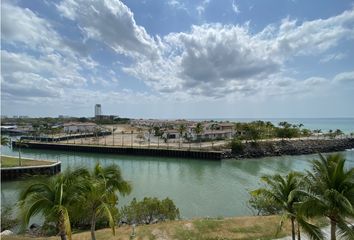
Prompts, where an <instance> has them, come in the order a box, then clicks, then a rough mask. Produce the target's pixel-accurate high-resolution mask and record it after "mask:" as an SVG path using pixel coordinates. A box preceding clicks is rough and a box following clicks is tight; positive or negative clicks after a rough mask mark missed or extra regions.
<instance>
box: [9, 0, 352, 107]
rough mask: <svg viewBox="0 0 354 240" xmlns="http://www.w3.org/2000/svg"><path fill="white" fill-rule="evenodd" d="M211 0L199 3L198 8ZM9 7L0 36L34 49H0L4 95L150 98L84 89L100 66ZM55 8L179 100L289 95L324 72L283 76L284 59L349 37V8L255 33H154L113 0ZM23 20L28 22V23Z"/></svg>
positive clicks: (211, 29) (216, 29) (214, 29)
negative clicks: (29, 51) (17, 51)
mask: <svg viewBox="0 0 354 240" xmlns="http://www.w3.org/2000/svg"><path fill="white" fill-rule="evenodd" d="M209 2H210V1H208V0H205V1H203V2H202V4H201V5H200V6H199V7H200V8H199V13H200V14H201V13H203V12H204V10H205V8H206V7H207V6H208V4H209ZM178 3H179V1H170V4H172V5H173V4H175V6H177V4H178ZM233 3H234V5H235V6H237V5H236V3H235V2H233ZM8 7H9V8H11V9H12V11H13V12H14V13H15V14H14V16H17V18H18V21H17V22H16V24H15V28H14V29H16V31H14V30H12V29H9V28H8V27H7V29H5V34H3V38H4V39H5V40H6V41H7V42H8V43H10V44H14V45H15V44H16V43H18V42H19V43H21V44H24V45H25V46H26V47H29V48H32V49H39V51H38V52H36V53H34V54H33V55H31V54H30V53H23V52H22V53H15V52H11V51H10V50H3V51H2V58H3V59H2V61H3V69H4V70H3V74H2V81H3V82H4V94H5V96H8V97H11V96H15V95H16V94H18V95H16V96H17V98H20V99H21V97H22V99H24V98H25V97H26V96H27V97H31V98H33V95H35V96H38V97H40V96H42V97H43V98H47V97H49V96H53V97H54V98H55V99H57V100H58V99H63V93H64V92H65V96H68V99H70V101H71V100H72V101H76V102H82V103H85V101H86V100H87V98H86V97H83V96H82V95H84V93H85V92H88V93H89V94H88V96H89V97H93V98H95V97H97V98H99V99H106V98H105V96H107V99H108V98H109V96H114V98H112V99H115V100H122V101H124V99H130V100H132V101H135V100H134V99H136V98H134V97H142V99H145V100H147V101H149V100H151V99H152V98H153V97H152V96H151V95H149V94H146V93H134V92H133V93H131V92H130V93H129V94H128V93H127V92H125V93H122V92H117V93H114V91H110V92H108V93H106V92H103V91H102V92H101V91H92V90H89V89H87V84H89V83H88V81H87V80H86V79H85V77H84V76H83V74H82V73H83V72H86V73H87V74H86V75H90V74H91V73H93V72H95V71H92V72H91V69H98V68H99V67H100V66H99V63H97V62H95V61H94V60H93V59H92V58H90V57H89V56H88V57H85V58H83V57H79V53H77V52H75V50H74V49H76V47H75V46H74V45H75V44H73V43H68V41H65V40H63V39H62V38H61V37H60V36H59V34H57V33H56V32H55V31H54V30H53V27H52V26H51V25H49V24H48V23H47V22H46V21H45V20H44V19H41V18H39V17H38V16H37V15H36V14H34V13H33V12H31V11H30V10H28V9H20V8H19V7H15V6H12V5H10V4H8ZM11 9H10V10H11ZM57 9H58V10H59V11H60V12H61V14H62V15H63V16H64V17H66V18H68V19H71V20H72V21H74V22H75V23H77V24H78V26H79V29H80V30H81V31H82V32H83V34H84V35H85V37H86V38H87V39H92V40H94V41H97V42H99V43H104V44H106V45H107V46H109V47H110V49H113V50H114V53H118V54H124V55H127V56H130V57H131V61H132V64H130V65H124V64H116V65H115V66H116V67H117V69H123V71H125V72H126V73H129V74H131V75H132V76H135V77H137V78H139V79H141V80H142V81H143V82H144V83H146V85H148V86H149V87H150V88H151V90H152V91H153V92H154V93H155V94H156V95H157V97H156V98H160V97H162V98H164V99H169V98H172V99H178V100H181V101H182V100H190V99H193V100H195V99H198V100H201V99H205V98H228V97H230V98H233V97H242V96H244V95H256V94H259V95H264V96H266V95H277V94H279V95H291V94H294V93H299V92H304V91H305V92H306V91H307V89H311V88H317V87H319V86H323V85H325V83H327V82H328V81H327V80H326V79H324V78H320V77H311V78H307V79H304V80H302V79H303V77H301V78H300V77H298V78H297V77H295V76H287V74H289V73H288V72H286V71H285V70H286V69H287V62H288V61H289V60H291V59H293V58H295V57H296V56H300V55H303V56H304V55H305V56H308V55H312V56H318V55H321V56H322V55H323V54H326V53H327V51H328V50H330V49H333V48H334V47H335V46H336V45H338V43H339V41H341V40H347V39H350V41H352V40H353V37H352V36H354V26H353V25H354V10H349V11H345V12H343V13H342V14H340V15H338V16H334V17H331V18H328V19H318V20H313V21H305V22H302V23H299V22H298V21H296V20H291V19H289V18H286V19H284V20H283V21H282V22H281V23H279V24H272V25H268V26H267V27H265V28H264V29H263V30H262V31H261V32H258V33H254V32H253V31H252V30H250V29H249V25H248V24H244V25H236V26H235V25H222V24H204V25H200V26H192V27H191V30H190V31H189V32H179V33H170V34H168V35H166V36H163V37H159V36H156V37H155V38H154V37H152V36H150V35H149V34H148V33H147V32H146V30H145V29H144V27H142V26H139V25H138V24H137V23H136V22H135V20H134V15H133V13H132V12H131V10H130V9H129V8H128V7H127V6H126V5H124V4H123V3H122V2H121V1H118V0H115V1H114V0H105V1H98V0H97V1H94V0H91V1H90V4H88V3H87V1H84V0H64V1H62V2H60V3H59V4H58V5H57ZM234 10H235V9H234ZM237 10H239V9H238V8H237ZM9 15H11V14H8V16H5V17H6V19H8V20H6V21H7V24H6V25H9V21H12V20H11V19H12V17H13V16H9ZM6 21H5V23H6ZM26 24H27V25H30V26H28V28H26V27H27V25H26ZM87 51H89V50H87ZM112 52H113V51H112ZM336 58H340V56H339V54H338V55H336V56H333V57H331V59H336ZM107 72H109V69H108V70H107ZM63 73H65V75H64V74H63ZM351 74H352V73H351V72H349V73H346V74H344V73H343V74H342V75H340V74H339V75H337V76H336V77H335V78H334V79H335V81H345V79H347V80H348V79H349V80H350V79H352V78H351V76H352V75H351ZM91 75H92V74H91ZM98 75H99V72H98ZM289 75H290V74H289ZM305 78H306V77H305ZM89 81H91V82H92V83H93V84H97V83H96V82H95V81H99V82H101V83H102V85H104V86H105V87H109V86H110V84H111V86H116V85H114V84H117V83H116V80H112V81H109V80H107V79H105V77H102V76H96V75H94V74H93V75H92V76H90V77H89ZM72 86H74V87H75V88H76V89H75V91H74V90H72V89H71V87H72ZM309 86H310V87H311V88H309ZM6 89H7V90H6ZM21 92H22V93H23V94H20V93H21ZM75 92H76V93H75ZM31 93H33V94H31ZM78 93H80V94H81V95H80V96H79V95H78ZM100 94H102V95H100ZM85 99H86V100H85ZM57 100H55V101H57ZM53 101H54V100H53ZM87 101H88V100H87ZM107 101H109V100H107Z"/></svg>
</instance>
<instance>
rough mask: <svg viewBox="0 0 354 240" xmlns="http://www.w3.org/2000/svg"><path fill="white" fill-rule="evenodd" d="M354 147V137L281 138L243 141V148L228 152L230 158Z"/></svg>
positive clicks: (307, 152) (321, 151)
mask: <svg viewBox="0 0 354 240" xmlns="http://www.w3.org/2000/svg"><path fill="white" fill-rule="evenodd" d="M352 148H354V138H347V139H326V140H324V139H318V140H315V139H311V140H310V139H309V140H304V139H301V140H281V141H269V142H256V143H255V142H248V143H243V149H242V150H240V151H238V152H232V153H229V154H226V156H225V157H228V158H259V157H268V156H281V155H302V154H312V153H325V152H337V151H344V150H346V149H352Z"/></svg>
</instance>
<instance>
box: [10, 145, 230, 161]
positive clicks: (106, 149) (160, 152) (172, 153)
mask: <svg viewBox="0 0 354 240" xmlns="http://www.w3.org/2000/svg"><path fill="white" fill-rule="evenodd" d="M26 145H27V147H28V148H34V149H46V150H62V151H77V152H91V153H110V154H119V155H137V156H152V157H173V158H194V159H205V160H221V159H222V158H223V155H224V153H223V152H222V151H203V150H201V151H196V150H185V149H183V150H182V149H165V148H164V149H162V148H137V147H118V146H104V145H102V146H97V145H73V144H58V143H37V142H27V143H26ZM12 146H13V147H16V142H15V141H14V142H12Z"/></svg>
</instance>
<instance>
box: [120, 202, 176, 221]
mask: <svg viewBox="0 0 354 240" xmlns="http://www.w3.org/2000/svg"><path fill="white" fill-rule="evenodd" d="M178 218H179V209H178V208H176V205H175V204H174V203H173V201H172V200H171V199H169V198H166V199H164V200H159V199H157V198H156V197H155V198H148V197H145V198H144V199H143V200H142V201H140V202H139V201H137V200H136V199H135V198H134V199H133V200H132V201H131V202H130V204H129V205H127V206H124V207H122V209H121V211H120V221H121V222H123V223H128V224H133V223H135V224H150V223H153V222H159V221H165V220H175V219H178Z"/></svg>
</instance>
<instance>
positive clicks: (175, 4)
mask: <svg viewBox="0 0 354 240" xmlns="http://www.w3.org/2000/svg"><path fill="white" fill-rule="evenodd" d="M167 4H168V5H169V6H170V7H172V8H175V9H182V10H185V11H187V8H186V6H185V4H184V3H183V2H182V1H181V0H169V1H168V2H167Z"/></svg>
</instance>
